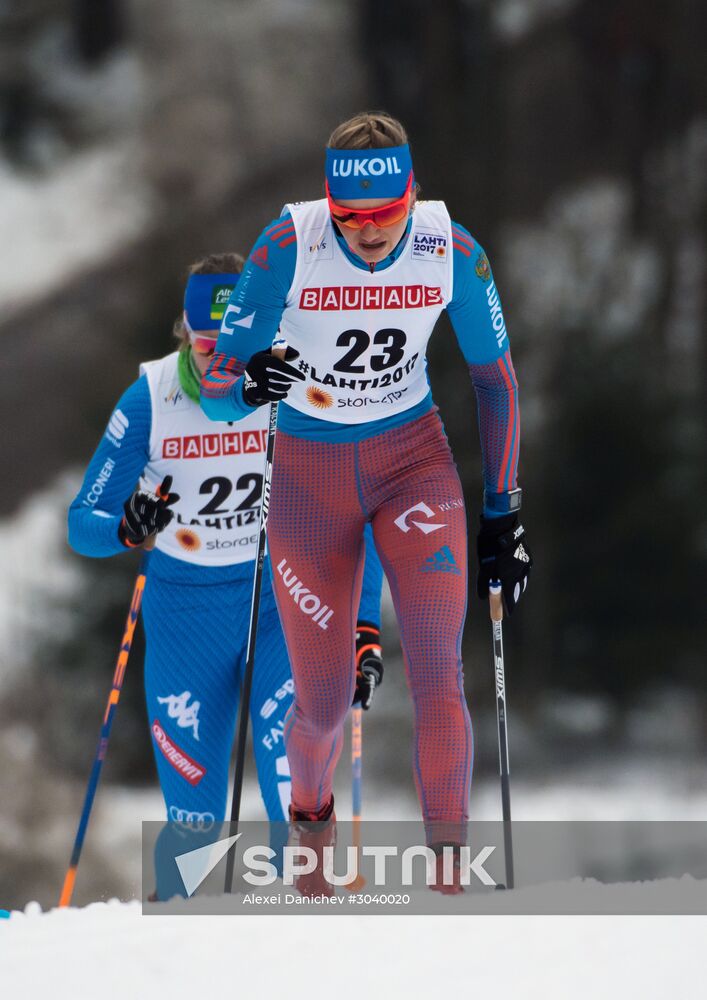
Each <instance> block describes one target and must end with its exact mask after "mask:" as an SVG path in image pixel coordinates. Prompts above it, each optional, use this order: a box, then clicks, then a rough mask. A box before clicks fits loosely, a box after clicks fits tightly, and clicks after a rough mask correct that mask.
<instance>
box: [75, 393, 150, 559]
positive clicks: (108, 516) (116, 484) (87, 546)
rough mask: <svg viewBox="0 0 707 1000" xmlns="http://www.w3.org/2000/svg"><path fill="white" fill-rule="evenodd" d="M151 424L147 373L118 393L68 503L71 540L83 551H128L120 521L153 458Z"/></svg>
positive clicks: (94, 553) (85, 553) (99, 553)
mask: <svg viewBox="0 0 707 1000" xmlns="http://www.w3.org/2000/svg"><path fill="white" fill-rule="evenodd" d="M151 425H152V405H151V403H150V390H149V387H148V384H147V378H146V376H144V375H143V376H141V377H140V378H139V379H138V380H137V382H134V383H133V384H132V385H131V386H130V388H129V389H127V390H126V391H125V392H124V393H123V395H122V396H121V397H120V400H119V401H118V404H117V406H116V408H115V409H114V410H113V413H112V414H111V417H110V420H109V421H108V426H107V427H106V430H105V433H104V435H103V437H102V438H101V441H100V444H99V445H98V447H97V448H96V451H95V452H94V455H93V458H92V459H91V461H90V462H89V465H88V468H87V469H86V474H85V476H84V479H83V483H82V484H81V489H80V490H79V492H78V493H77V494H76V498H75V499H74V501H73V503H72V504H71V506H70V508H69V545H70V546H71V547H72V549H75V551H76V552H78V553H79V554H80V555H82V556H112V555H115V554H116V553H117V552H126V551H127V549H126V548H125V546H124V545H123V544H122V542H121V541H120V539H119V538H118V525H119V524H120V521H121V518H122V516H123V504H124V503H125V501H126V500H127V498H128V497H129V496H130V494H131V493H132V492H133V490H134V489H135V486H136V484H137V482H138V480H139V478H140V476H141V474H142V472H143V470H144V468H145V466H146V465H147V463H148V460H149V452H150V429H151Z"/></svg>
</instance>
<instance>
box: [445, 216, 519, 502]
mask: <svg viewBox="0 0 707 1000" xmlns="http://www.w3.org/2000/svg"><path fill="white" fill-rule="evenodd" d="M452 243H453V254H454V288H453V293H452V299H451V301H450V303H449V305H448V306H447V311H448V313H449V318H450V320H451V321H452V326H453V327H454V332H455V334H456V338H457V341H458V342H459V346H460V348H461V350H462V353H463V355H464V358H465V360H466V363H467V365H468V368H469V374H470V376H471V381H472V384H473V386H474V392H475V393H476V401H477V408H478V418H479V434H480V437H481V455H482V462H483V469H484V498H485V499H484V515H485V516H486V517H496V516H500V515H499V514H497V513H496V511H495V510H494V509H493V506H490V505H487V503H486V498H487V497H488V496H489V494H494V493H495V494H501V493H507V492H508V491H509V490H512V489H514V488H515V487H516V486H517V485H518V484H517V472H518V453H519V449H520V413H519V407H518V381H517V379H516V374H515V370H514V368H513V361H512V359H511V349H510V344H509V342H508V331H507V330H506V323H505V320H504V318H503V311H502V309H501V300H500V297H499V294H498V289H497V288H496V283H495V281H494V279H493V273H492V271H491V265H490V264H489V261H488V257H487V256H486V254H485V253H484V250H483V247H481V246H479V244H478V243H477V242H476V240H474V239H473V237H472V236H470V235H469V233H468V232H467V231H466V229H464V228H463V227H462V226H460V225H459V224H458V223H456V222H453V223H452Z"/></svg>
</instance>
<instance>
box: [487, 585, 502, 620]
mask: <svg viewBox="0 0 707 1000" xmlns="http://www.w3.org/2000/svg"><path fill="white" fill-rule="evenodd" d="M489 611H490V613H491V621H492V622H502V621H503V597H502V590H501V584H500V582H498V581H496V580H494V581H493V582H492V583H491V584H490V585H489Z"/></svg>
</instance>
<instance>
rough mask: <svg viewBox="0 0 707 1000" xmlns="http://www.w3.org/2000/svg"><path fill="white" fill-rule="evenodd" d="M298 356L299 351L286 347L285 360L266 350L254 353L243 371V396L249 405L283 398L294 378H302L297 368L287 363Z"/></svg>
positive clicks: (258, 404)
mask: <svg viewBox="0 0 707 1000" xmlns="http://www.w3.org/2000/svg"><path fill="white" fill-rule="evenodd" d="M298 357H299V351H296V350H295V349H294V347H288V348H287V350H286V352H285V360H284V361H283V360H282V359H280V358H276V357H274V355H273V354H272V353H271V352H270V351H269V350H268V351H258V353H257V354H254V355H253V356H252V358H251V359H250V361H249V362H248V364H247V365H246V366H245V371H244V372H243V398H244V399H245V401H246V403H248V404H249V405H250V406H263V405H264V404H265V403H274V402H276V401H277V400H279V399H284V398H285V396H286V395H287V393H288V392H289V391H290V386H291V385H292V383H293V382H294V381H295V379H300V380H304V375H303V374H302V372H301V371H298V369H297V368H293V367H292V365H288V363H287V362H288V361H294V359H295V358H298Z"/></svg>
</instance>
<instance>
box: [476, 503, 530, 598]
mask: <svg viewBox="0 0 707 1000" xmlns="http://www.w3.org/2000/svg"><path fill="white" fill-rule="evenodd" d="M476 550H477V552H478V555H479V575H478V577H477V591H478V594H479V597H480V598H481V600H482V601H483V600H486V598H487V597H488V596H489V584H490V583H491V581H492V580H499V581H500V583H501V588H502V590H503V601H504V604H505V606H506V611H507V612H508V614H509V615H510V614H512V613H513V609H514V608H515V606H516V604H517V603H518V601H519V600H520V595H521V594H522V593H523V591H524V590H525V588H526V587H527V585H528V576H529V575H530V570H531V567H532V565H533V557H532V556H531V554H530V549H529V548H528V542H527V540H526V538H525V528H524V527H523V525H522V524H520V523H519V522H518V515H517V514H504V516H503V517H483V516H482V518H481V528H480V529H479V536H478V539H477V542H476Z"/></svg>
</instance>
